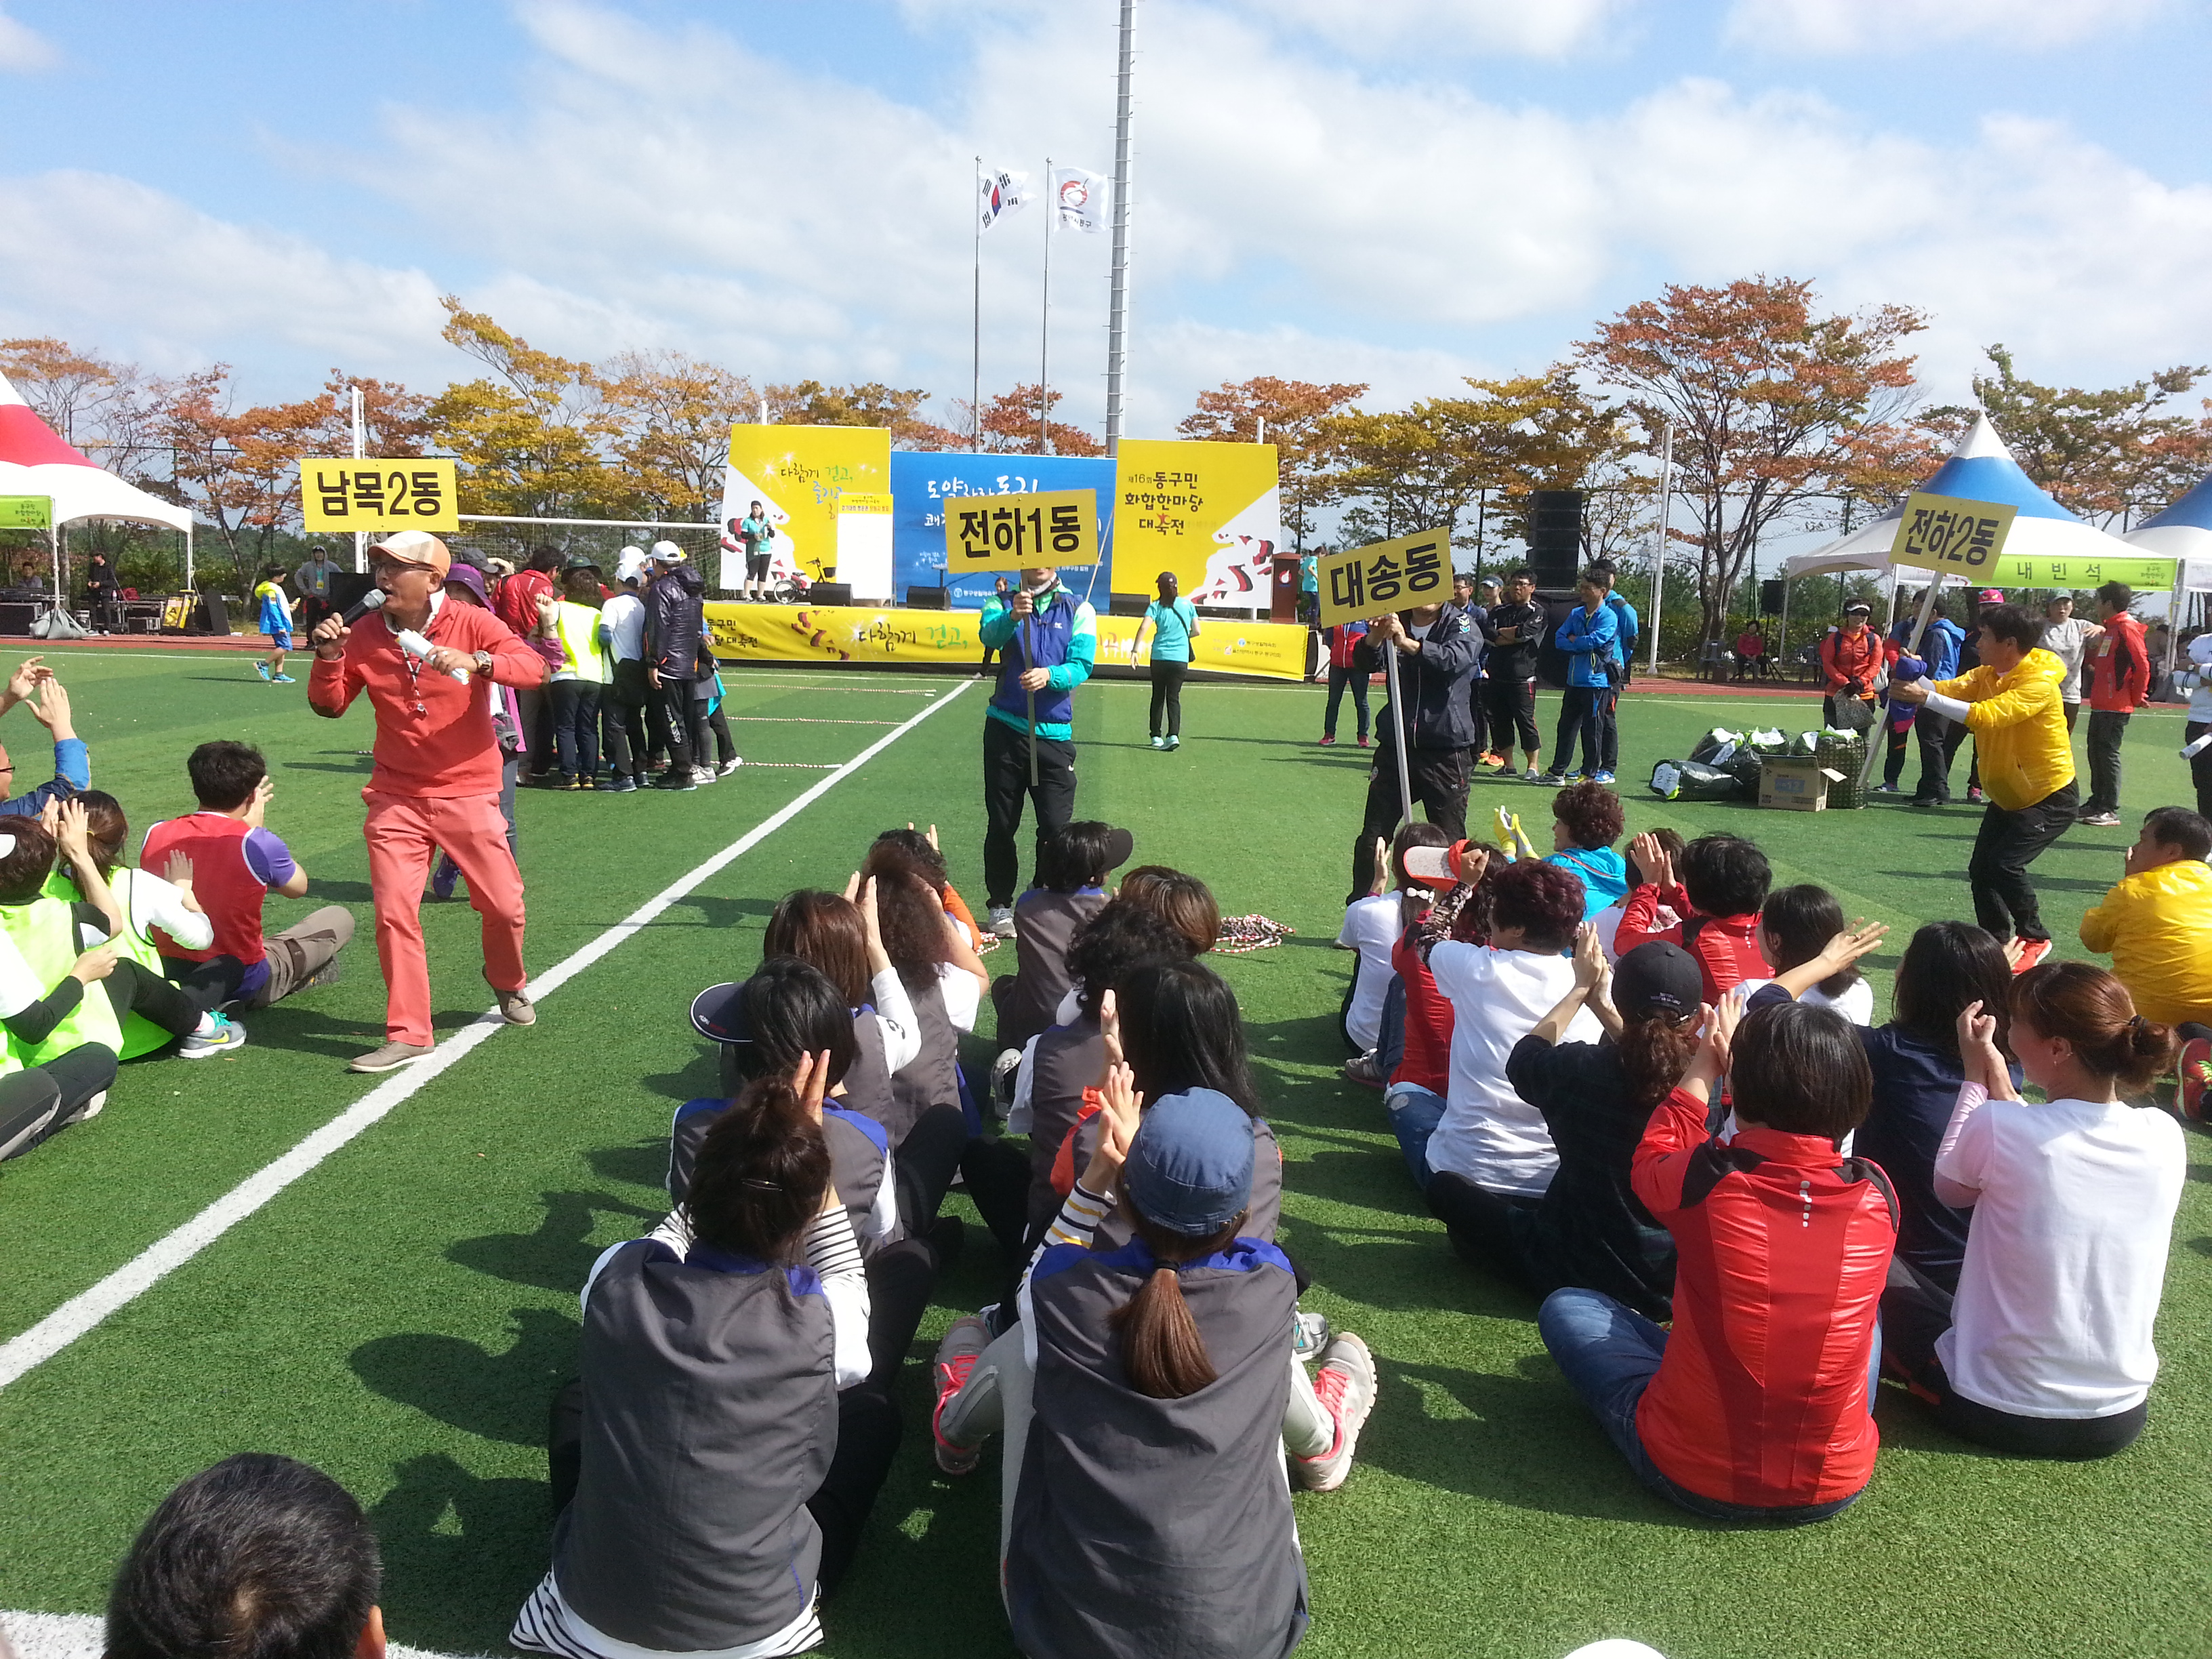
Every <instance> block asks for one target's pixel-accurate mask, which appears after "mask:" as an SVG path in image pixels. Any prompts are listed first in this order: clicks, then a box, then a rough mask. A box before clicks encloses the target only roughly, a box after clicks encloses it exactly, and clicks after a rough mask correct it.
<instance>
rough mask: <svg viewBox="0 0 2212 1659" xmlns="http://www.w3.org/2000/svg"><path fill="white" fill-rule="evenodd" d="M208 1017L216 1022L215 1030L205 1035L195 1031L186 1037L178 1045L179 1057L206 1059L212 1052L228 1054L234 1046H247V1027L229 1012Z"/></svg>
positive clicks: (183, 1058)
mask: <svg viewBox="0 0 2212 1659" xmlns="http://www.w3.org/2000/svg"><path fill="white" fill-rule="evenodd" d="M208 1018H210V1019H211V1020H213V1021H214V1022H215V1030H212V1031H210V1032H209V1033H208V1034H207V1035H206V1036H200V1035H199V1034H198V1033H197V1032H195V1033H193V1034H192V1035H191V1036H188V1037H186V1038H185V1040H184V1041H183V1042H181V1043H179V1044H178V1045H177V1058H178V1059H179V1060H205V1059H206V1058H207V1057H208V1056H209V1055H210V1054H228V1053H229V1052H230V1051H231V1050H232V1049H233V1048H244V1047H245V1046H246V1028H245V1027H244V1026H243V1025H240V1024H239V1023H238V1022H237V1021H236V1020H234V1019H233V1018H231V1017H230V1016H229V1015H228V1014H210V1015H209V1016H208Z"/></svg>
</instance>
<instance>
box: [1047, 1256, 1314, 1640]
mask: <svg viewBox="0 0 2212 1659" xmlns="http://www.w3.org/2000/svg"><path fill="white" fill-rule="evenodd" d="M1151 1267H1152V1255H1151V1252H1150V1251H1148V1250H1146V1249H1145V1247H1144V1246H1143V1245H1142V1244H1141V1243H1139V1244H1133V1245H1131V1246H1128V1247H1126V1248H1124V1249H1119V1250H1115V1251H1110V1252H1105V1251H1088V1250H1085V1249H1083V1248H1082V1247H1081V1246H1079V1245H1063V1246H1060V1247H1058V1248H1057V1249H1053V1250H1049V1251H1048V1252H1046V1254H1045V1255H1044V1256H1043V1257H1042V1259H1040V1261H1038V1263H1037V1266H1036V1268H1035V1270H1034V1271H1033V1273H1032V1274H1031V1276H1030V1295H1031V1297H1032V1299H1033V1301H1034V1304H1035V1308H1036V1340H1037V1366H1036V1393H1035V1395H1034V1404H1035V1407H1036V1415H1035V1416H1034V1417H1033V1418H1032V1419H1030V1430H1029V1438H1028V1443H1027V1445H1026V1447H1025V1449H1024V1453H1023V1456H1022V1468H1021V1478H1020V1481H1019V1484H1018V1487H1017V1489H1016V1492H1015V1496H1014V1515H1013V1525H1012V1543H1011V1545H1010V1547H1009V1550H1008V1553H1007V1557H1006V1609H1007V1616H1008V1618H1009V1620H1010V1621H1011V1622H1012V1626H1013V1635H1014V1643H1015V1645H1016V1646H1018V1648H1019V1649H1020V1650H1022V1651H1023V1652H1024V1653H1025V1654H1027V1655H1029V1656H1030V1659H1158V1656H1161V1655H1173V1656H1175V1659H1279V1656H1281V1655H1284V1654H1286V1653H1288V1652H1290V1650H1291V1649H1292V1648H1294V1647H1296V1646H1297V1644H1298V1640H1299V1638H1301V1637H1303V1636H1304V1634H1305V1627H1306V1573H1305V1562H1304V1559H1303V1558H1302V1557H1301V1556H1300V1554H1299V1553H1298V1542H1297V1530H1296V1528H1295V1527H1294V1526H1293V1524H1292V1522H1291V1493H1290V1486H1289V1482H1288V1480H1287V1479H1286V1478H1285V1474H1284V1470H1283V1453H1282V1431H1283V1409H1284V1407H1285V1404H1286V1403H1287V1401H1288V1396H1289V1393H1290V1386H1291V1377H1290V1368H1291V1314H1292V1312H1293V1310H1295V1308H1296V1306H1297V1285H1295V1284H1294V1283H1293V1282H1292V1280H1291V1273H1290V1269H1289V1266H1288V1264H1287V1263H1286V1262H1285V1261H1284V1259H1283V1257H1282V1255H1281V1253H1280V1252H1279V1251H1278V1250H1276V1249H1274V1247H1273V1246H1272V1245H1268V1244H1261V1243H1255V1242H1254V1241H1252V1240H1250V1239H1239V1240H1237V1242H1236V1243H1235V1244H1233V1245H1231V1248H1230V1249H1228V1250H1226V1251H1225V1252H1224V1253H1223V1254H1222V1255H1218V1256H1214V1257H1211V1258H1209V1259H1208V1261H1206V1263H1203V1264H1200V1263H1193V1264H1191V1265H1190V1266H1188V1267H1185V1268H1184V1269H1183V1270H1182V1273H1181V1275H1180V1279H1181V1284H1182V1293H1183V1297H1184V1299H1185V1300H1186V1301H1188V1303H1189V1304H1190V1310H1191V1314H1192V1316H1193V1317H1194V1319H1196V1321H1197V1322H1198V1328H1199V1331H1200V1334H1202V1335H1203V1336H1204V1338H1205V1340H1206V1353H1207V1355H1208V1356H1209V1357H1210V1358H1212V1362H1213V1367H1214V1370H1216V1371H1218V1373H1219V1376H1218V1378H1217V1379H1216V1380H1215V1381H1214V1382H1213V1383H1212V1384H1210V1385H1209V1386H1207V1387H1206V1388H1204V1389H1200V1391H1199V1392H1198V1393H1196V1394H1194V1395H1188V1397H1186V1398H1184V1399H1182V1400H1153V1399H1150V1398H1147V1397H1146V1395H1140V1394H1139V1393H1138V1392H1137V1391H1136V1390H1135V1389H1133V1388H1131V1387H1130V1386H1129V1383H1128V1381H1127V1378H1126V1377H1125V1376H1123V1375H1122V1373H1121V1360H1120V1357H1119V1344H1118V1340H1117V1339H1116V1338H1115V1334H1114V1332H1113V1328H1112V1327H1111V1326H1110V1325H1109V1322H1108V1320H1109V1316H1110V1315H1111V1314H1112V1312H1113V1311H1114V1310H1115V1309H1117V1308H1120V1307H1121V1306H1123V1305H1125V1304H1127V1302H1128V1300H1129V1298H1130V1297H1132V1296H1133V1295H1134V1294H1135V1293H1136V1291H1137V1288H1138V1286H1139V1285H1141V1284H1142V1283H1143V1282H1144V1280H1145V1279H1146V1275H1147V1274H1148V1273H1150V1271H1151Z"/></svg>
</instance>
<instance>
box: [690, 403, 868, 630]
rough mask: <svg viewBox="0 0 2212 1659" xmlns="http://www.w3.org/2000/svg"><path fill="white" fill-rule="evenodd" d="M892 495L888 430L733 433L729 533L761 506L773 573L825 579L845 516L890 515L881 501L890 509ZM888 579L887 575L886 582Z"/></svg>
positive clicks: (743, 429)
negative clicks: (734, 523) (756, 504)
mask: <svg viewBox="0 0 2212 1659" xmlns="http://www.w3.org/2000/svg"><path fill="white" fill-rule="evenodd" d="M890 489H891V435H890V428H887V427H880V426H733V427H732V428H730V465H729V471H728V472H727V473H726V475H725V477H724V478H723V481H722V517H723V519H724V520H725V521H727V520H734V519H738V518H742V517H743V516H744V514H745V513H747V512H748V511H749V510H750V506H751V504H752V503H753V502H754V501H758V502H760V504H761V507H762V510H763V513H765V514H766V515H767V520H768V523H769V528H770V529H771V530H772V531H773V532H775V538H774V541H773V542H772V544H770V547H769V555H770V566H769V568H770V570H771V572H772V574H776V575H779V576H781V575H787V574H791V573H792V572H793V571H797V572H799V573H800V574H804V575H805V576H806V577H807V579H808V580H817V581H818V580H821V578H822V575H823V572H824V571H829V570H835V569H836V568H837V567H838V546H837V544H838V530H837V520H838V518H839V517H840V516H841V514H843V513H854V515H855V516H874V515H876V514H879V513H888V512H889V511H890V508H889V507H888V506H887V505H884V506H879V505H878V504H877V502H878V501H883V502H885V503H887V502H888V501H890ZM848 497H853V498H855V503H854V506H853V507H846V506H845V505H844V503H845V501H846V499H847V498H848ZM724 527H725V528H728V525H727V522H725V526H724ZM855 574H859V573H855ZM889 574H890V573H889V572H888V571H885V572H884V575H885V577H886V578H888V576H889ZM861 591H862V592H867V591H868V590H867V589H866V588H863V589H862V590H861ZM886 591H888V590H886Z"/></svg>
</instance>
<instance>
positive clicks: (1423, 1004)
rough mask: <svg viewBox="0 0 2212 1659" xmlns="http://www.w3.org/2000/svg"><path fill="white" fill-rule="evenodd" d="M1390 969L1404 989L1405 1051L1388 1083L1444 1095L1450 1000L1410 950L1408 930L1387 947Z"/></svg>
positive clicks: (1448, 1072)
mask: <svg viewBox="0 0 2212 1659" xmlns="http://www.w3.org/2000/svg"><path fill="white" fill-rule="evenodd" d="M1390 966H1391V967H1392V968H1394V969H1396V970H1397V974H1398V977H1399V979H1400V980H1401V981H1404V983H1405V987H1406V1052H1405V1054H1403V1055H1402V1056H1401V1058H1400V1060H1399V1061H1398V1069H1397V1070H1396V1071H1395V1072H1393V1073H1390V1081H1391V1082H1393V1083H1418V1084H1419V1085H1421V1087H1423V1088H1424V1089H1426V1090H1428V1091H1430V1092H1431V1094H1438V1095H1441V1094H1447V1093H1449V1091H1450V1088H1451V1040H1452V1006H1451V999H1450V998H1449V997H1448V996H1446V995H1445V994H1443V992H1442V991H1439V990H1438V989H1437V981H1436V975H1433V974H1431V973H1430V972H1429V964H1428V963H1425V962H1423V961H1422V960H1421V953H1420V952H1419V951H1417V950H1415V949H1414V948H1413V930H1412V929H1411V928H1408V929H1407V931H1406V932H1405V933H1401V934H1400V935H1399V936H1398V942H1397V943H1396V944H1395V945H1392V946H1391V947H1390Z"/></svg>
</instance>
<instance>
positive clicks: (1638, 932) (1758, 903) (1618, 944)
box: [1613, 833, 1773, 1002]
mask: <svg viewBox="0 0 2212 1659" xmlns="http://www.w3.org/2000/svg"><path fill="white" fill-rule="evenodd" d="M1630 851H1631V853H1632V855H1633V857H1634V858H1635V860H1636V868H1637V870H1638V872H1639V873H1640V874H1641V875H1642V876H1643V877H1644V879H1643V881H1642V882H1640V883H1639V884H1638V886H1637V887H1636V890H1634V891H1633V892H1632V893H1630V894H1629V896H1628V907H1627V908H1626V910H1624V911H1623V912H1622V913H1621V918H1620V927H1619V928H1617V929H1616V930H1615V931H1614V933H1613V948H1614V950H1615V951H1617V952H1618V953H1620V954H1621V955H1624V956H1625V955H1626V954H1627V953H1628V952H1629V951H1633V950H1634V949H1635V948H1636V947H1637V946H1638V945H1649V944H1650V943H1651V942H1652V941H1653V940H1655V939H1664V940H1665V941H1667V943H1668V944H1670V945H1680V946H1681V947H1682V948H1683V949H1684V950H1686V951H1688V952H1689V953H1690V954H1691V955H1692V956H1693V957H1696V958H1697V959H1698V966H1699V969H1701V970H1702V971H1703V972H1704V974H1705V1000H1706V1001H1708V1002H1717V1001H1718V1000H1720V997H1721V994H1723V992H1725V991H1728V990H1729V989H1730V988H1732V987H1735V986H1737V985H1741V983H1742V982H1743V981H1745V980H1747V979H1765V977H1766V976H1767V972H1766V959H1765V957H1762V956H1761V955H1760V954H1759V910H1760V908H1761V907H1762V906H1764V905H1765V902H1766V890H1767V888H1768V886H1769V885H1770V884H1771V882H1772V881H1773V875H1772V872H1771V871H1770V870H1769V869H1768V868H1767V864H1766V854H1764V853H1762V852H1760V851H1759V848H1756V847H1754V846H1753V844H1752V843H1751V842H1747V841H1746V840H1745V839H1744V838H1743V837H1742V836H1730V835H1726V834H1720V833H1716V834H1713V835H1710V836H1699V837H1698V838H1697V840H1695V841H1693V842H1690V843H1689V845H1687V846H1686V847H1685V848H1683V849H1682V855H1681V858H1680V860H1674V859H1672V858H1669V857H1668V855H1667V854H1666V852H1665V850H1664V849H1663V848H1661V846H1660V845H1659V842H1658V841H1657V840H1656V837H1654V836H1650V835H1642V836H1638V837H1637V838H1636V839H1635V841H1634V842H1632V843H1631V844H1630ZM1677 869H1679V870H1680V872H1681V878H1680V881H1679V882H1678V881H1677V880H1676V879H1675V874H1674V872H1675V871H1676V870H1677ZM1662 909H1665V910H1671V911H1672V912H1674V915H1677V916H1678V917H1680V921H1674V922H1672V923H1669V922H1667V921H1664V920H1663V919H1662V916H1661V915H1660V912H1661V911H1662Z"/></svg>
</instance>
